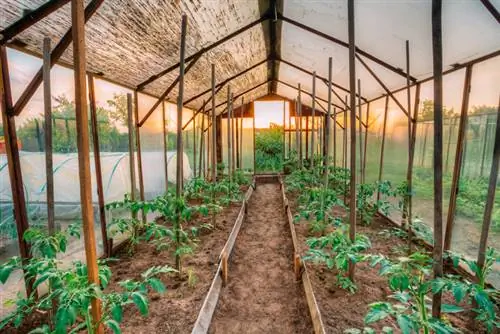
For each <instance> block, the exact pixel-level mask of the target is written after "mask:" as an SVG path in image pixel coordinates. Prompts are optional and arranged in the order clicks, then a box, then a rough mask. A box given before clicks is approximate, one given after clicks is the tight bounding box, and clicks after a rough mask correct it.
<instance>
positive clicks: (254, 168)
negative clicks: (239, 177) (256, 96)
mask: <svg viewBox="0 0 500 334" xmlns="http://www.w3.org/2000/svg"><path fill="white" fill-rule="evenodd" d="M252 112H253V175H254V176H255V174H257V169H256V167H257V162H256V161H255V151H256V149H255V107H254V105H253V102H252Z"/></svg>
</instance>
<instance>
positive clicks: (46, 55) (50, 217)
mask: <svg viewBox="0 0 500 334" xmlns="http://www.w3.org/2000/svg"><path fill="white" fill-rule="evenodd" d="M42 68H43V104H44V120H45V123H44V125H45V129H44V134H45V136H44V137H45V138H44V140H45V175H46V179H47V187H46V189H47V190H46V192H47V226H48V229H49V234H50V235H52V234H54V232H55V230H56V226H55V215H54V172H53V159H52V119H51V118H52V117H51V116H52V94H51V90H50V85H51V80H50V38H44V39H43V67H42ZM94 151H95V150H94ZM101 184H102V183H101ZM105 249H106V248H105Z"/></svg>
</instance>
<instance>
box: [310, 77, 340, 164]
mask: <svg viewBox="0 0 500 334" xmlns="http://www.w3.org/2000/svg"><path fill="white" fill-rule="evenodd" d="M312 81H313V82H312V124H311V131H312V132H311V169H312V170H314V155H315V154H316V147H314V145H315V142H314V137H315V136H316V133H315V123H316V71H315V72H313V75H312ZM334 117H335V116H334ZM334 124H335V122H334Z"/></svg>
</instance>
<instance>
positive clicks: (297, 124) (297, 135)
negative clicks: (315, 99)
mask: <svg viewBox="0 0 500 334" xmlns="http://www.w3.org/2000/svg"><path fill="white" fill-rule="evenodd" d="M294 102H295V153H296V154H297V168H300V151H299V145H300V143H299V121H298V117H297V116H298V113H299V104H298V101H297V100H295V101H294Z"/></svg>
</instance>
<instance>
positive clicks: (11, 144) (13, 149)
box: [0, 46, 36, 296]
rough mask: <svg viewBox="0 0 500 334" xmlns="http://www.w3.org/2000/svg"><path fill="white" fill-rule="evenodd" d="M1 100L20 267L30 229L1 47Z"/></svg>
mask: <svg viewBox="0 0 500 334" xmlns="http://www.w3.org/2000/svg"><path fill="white" fill-rule="evenodd" d="M0 76H1V80H0V97H1V101H0V103H1V108H2V124H3V133H4V138H5V151H6V153H7V167H8V169H9V178H10V187H11V191H12V202H13V205H14V208H13V211H14V212H13V215H14V219H15V222H16V230H17V241H18V244H19V253H20V255H21V259H22V260H23V263H25V264H26V261H27V260H28V259H29V258H30V257H31V254H30V246H29V244H28V243H27V242H26V241H25V240H24V238H23V236H24V232H25V231H26V230H27V229H28V228H29V223H28V214H27V212H26V200H25V197H24V187H23V175H22V172H21V161H20V158H19V147H18V145H17V133H16V122H15V118H14V116H9V114H11V113H12V109H13V106H12V92H11V86H10V75H9V67H8V62H7V50H6V48H5V47H4V46H0ZM25 287H26V294H27V295H28V296H30V295H31V294H32V293H35V294H36V291H34V290H33V281H31V280H28V279H26V278H25Z"/></svg>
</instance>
